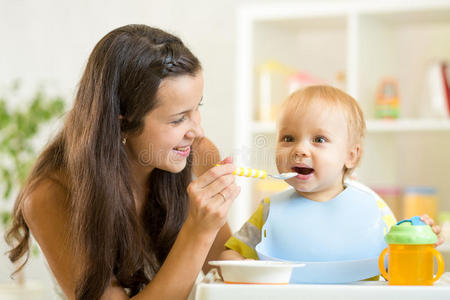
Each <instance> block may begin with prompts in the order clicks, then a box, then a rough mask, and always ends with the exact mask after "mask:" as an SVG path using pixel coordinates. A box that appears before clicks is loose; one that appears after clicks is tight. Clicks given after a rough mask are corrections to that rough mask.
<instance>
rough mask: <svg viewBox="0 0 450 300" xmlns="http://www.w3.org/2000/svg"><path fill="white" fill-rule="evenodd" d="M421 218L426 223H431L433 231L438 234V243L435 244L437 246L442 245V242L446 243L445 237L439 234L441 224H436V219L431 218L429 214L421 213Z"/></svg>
mask: <svg viewBox="0 0 450 300" xmlns="http://www.w3.org/2000/svg"><path fill="white" fill-rule="evenodd" d="M420 219H421V220H422V221H423V222H425V224H427V225H430V227H431V229H432V230H433V232H434V233H435V234H436V235H437V236H438V240H437V242H436V244H434V246H435V247H437V246H439V245H441V244H442V243H444V237H442V236H440V235H439V234H440V233H441V227H439V225H435V224H434V220H433V219H432V218H430V216H428V215H427V214H424V215H421V216H420Z"/></svg>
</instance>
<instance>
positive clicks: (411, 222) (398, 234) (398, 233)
mask: <svg viewBox="0 0 450 300" xmlns="http://www.w3.org/2000/svg"><path fill="white" fill-rule="evenodd" d="M384 240H385V241H386V243H388V244H407V245H425V244H434V243H436V242H437V236H436V234H435V233H434V232H433V230H432V229H431V227H430V226H428V225H427V224H425V223H424V222H422V220H420V217H417V216H416V217H412V218H411V219H407V220H403V221H400V222H398V223H397V224H396V225H394V226H392V227H391V230H389V233H388V234H386V236H385V237H384Z"/></svg>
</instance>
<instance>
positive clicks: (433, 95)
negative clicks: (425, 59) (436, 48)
mask: <svg viewBox="0 0 450 300" xmlns="http://www.w3.org/2000/svg"><path fill="white" fill-rule="evenodd" d="M449 81H450V74H449V70H448V68H447V63H446V62H445V61H438V62H433V63H430V64H429V65H428V66H427V71H426V80H425V83H424V95H423V96H422V101H421V105H420V116H421V117H424V118H440V119H447V118H448V117H449V116H450V87H449Z"/></svg>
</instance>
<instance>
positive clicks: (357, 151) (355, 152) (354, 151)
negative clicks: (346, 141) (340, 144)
mask: <svg viewBox="0 0 450 300" xmlns="http://www.w3.org/2000/svg"><path fill="white" fill-rule="evenodd" d="M360 155H361V145H360V144H355V145H353V146H352V147H351V148H350V151H349V153H348V158H347V160H346V161H345V163H344V166H345V167H346V168H347V169H353V168H354V167H356V164H357V163H358V161H359V157H360Z"/></svg>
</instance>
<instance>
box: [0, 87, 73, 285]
mask: <svg viewBox="0 0 450 300" xmlns="http://www.w3.org/2000/svg"><path fill="white" fill-rule="evenodd" d="M19 90H20V84H19V82H18V81H16V82H15V83H14V84H13V85H12V87H11V88H9V89H7V90H6V91H5V92H3V93H2V94H1V95H0V196H1V197H2V199H3V201H2V203H1V205H0V221H1V226H2V227H3V229H4V230H5V229H6V228H7V227H8V226H9V223H10V220H11V207H12V203H13V201H14V200H15V197H16V196H17V193H18V191H19V190H20V188H21V187H22V185H23V184H24V182H25V180H26V177H27V175H28V172H29V171H30V169H31V167H32V165H33V163H34V161H35V159H36V158H37V155H38V151H39V149H36V148H37V147H36V146H35V144H36V138H39V135H40V134H41V133H42V129H43V125H45V124H48V123H49V122H50V121H52V120H54V119H55V118H56V117H59V116H61V115H62V113H63V111H64V107H65V101H64V100H63V99H62V98H61V97H58V96H57V97H50V96H48V95H47V94H46V93H44V91H43V90H42V89H39V90H37V91H36V92H35V93H34V94H33V95H32V96H31V98H28V99H21V101H20V104H19V103H17V99H19V98H20V96H19ZM14 100H15V103H14V102H13V101H14ZM11 103H14V104H11ZM32 253H33V254H37V253H38V248H37V247H35V246H34V247H33V248H32ZM20 277H22V280H21V278H20ZM18 281H19V282H20V281H23V275H22V276H21V275H18Z"/></svg>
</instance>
